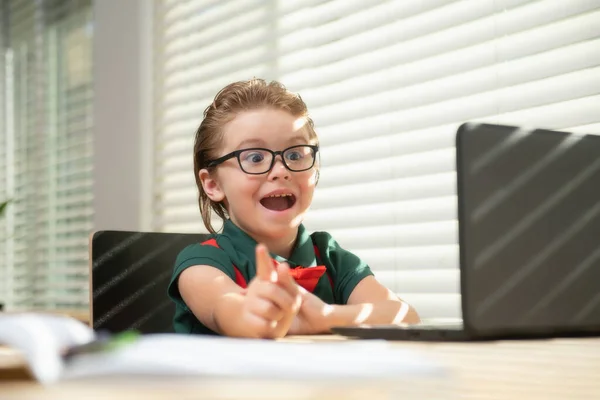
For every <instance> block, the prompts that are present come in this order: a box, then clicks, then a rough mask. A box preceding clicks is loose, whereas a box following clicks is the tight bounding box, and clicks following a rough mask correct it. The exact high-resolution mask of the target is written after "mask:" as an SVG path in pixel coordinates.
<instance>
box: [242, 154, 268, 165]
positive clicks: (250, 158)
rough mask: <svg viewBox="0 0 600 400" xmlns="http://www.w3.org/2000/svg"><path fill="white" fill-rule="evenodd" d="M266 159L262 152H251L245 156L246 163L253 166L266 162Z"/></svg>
mask: <svg viewBox="0 0 600 400" xmlns="http://www.w3.org/2000/svg"><path fill="white" fill-rule="evenodd" d="M264 159H265V155H264V154H262V153H260V152H251V153H246V154H244V161H246V162H249V163H252V164H258V163H261V162H263V161H264Z"/></svg>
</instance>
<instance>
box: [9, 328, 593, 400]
mask: <svg viewBox="0 0 600 400" xmlns="http://www.w3.org/2000/svg"><path fill="white" fill-rule="evenodd" d="M286 340H293V341H305V340H327V341H331V342H332V343H331V345H332V346H335V345H336V342H338V341H340V340H345V339H343V338H340V337H337V336H326V337H300V338H289V339H286ZM394 346H401V347H405V348H410V349H415V350H417V351H420V352H422V353H423V354H425V355H426V356H428V357H430V358H432V359H434V360H437V361H438V362H440V363H441V364H443V365H444V366H446V367H448V369H449V371H450V373H451V374H452V376H451V377H449V379H448V382H450V384H451V386H450V387H436V384H437V383H438V382H437V381H432V382H420V383H415V384H414V385H405V386H403V387H399V388H398V387H397V388H396V389H398V390H397V392H395V393H394V394H395V396H390V392H389V390H388V388H382V387H378V386H377V385H373V386H367V387H359V388H360V391H356V387H352V386H351V384H350V383H348V382H344V383H339V384H336V383H330V384H328V385H326V386H324V385H320V386H318V385H317V384H313V383H308V384H304V383H302V382H301V381H300V382H295V383H284V382H275V381H261V382H256V381H254V382H252V381H236V382H235V384H232V382H224V381H219V380H213V379H198V380H197V381H195V382H187V383H186V384H184V385H182V384H180V383H178V384H174V382H173V381H170V380H168V379H165V380H152V382H143V383H141V382H114V381H111V382H106V381H98V382H94V383H61V384H58V385H54V386H51V387H48V388H44V387H41V386H40V385H38V384H37V383H35V382H33V381H31V380H27V374H26V373H23V371H21V375H20V376H19V375H18V374H17V375H13V377H12V378H11V379H9V380H6V379H5V380H4V381H3V383H0V398H2V399H17V398H18V399H34V398H35V399H42V398H44V399H45V398H57V399H58V398H60V399H67V400H68V399H80V398H86V399H88V398H92V399H94V398H98V399H100V398H102V399H104V398H114V399H125V398H137V397H143V398H145V399H171V398H176V397H177V398H184V399H188V398H194V399H204V398H207V399H208V398H210V399H224V398H227V399H233V398H240V399H243V398H260V399H269V398H271V399H283V398H306V399H308V398H310V399H341V398H350V399H365V398H366V399H368V400H375V399H378V398H384V399H389V398H400V399H403V400H407V399H427V398H436V399H439V398H442V399H544V400H552V399H561V400H562V399H600V338H598V339H568V340H567V339H556V340H540V341H511V342H490V343H417V342H395V343H394ZM19 363H20V359H19V356H18V354H16V353H15V352H9V351H6V350H4V351H0V376H1V375H5V374H4V372H6V371H7V368H8V367H11V368H12V369H11V370H12V371H13V374H14V373H15V371H18V368H19V367H21V369H22V364H21V365H19ZM332 367H334V366H332ZM399 379H401V378H399Z"/></svg>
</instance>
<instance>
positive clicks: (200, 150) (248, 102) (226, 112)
mask: <svg viewBox="0 0 600 400" xmlns="http://www.w3.org/2000/svg"><path fill="white" fill-rule="evenodd" d="M260 108H272V109H277V110H284V111H287V112H289V113H290V114H292V116H294V117H296V118H304V119H305V120H306V123H305V125H304V126H305V128H306V129H308V136H309V139H310V140H311V142H314V143H315V144H317V143H318V139H317V134H316V132H315V129H314V123H313V121H312V119H311V118H310V117H309V115H308V109H307V107H306V104H305V103H304V101H303V100H302V98H301V97H300V96H299V95H298V94H296V93H292V92H290V91H289V90H287V89H286V88H285V86H283V85H282V84H281V83H279V82H277V81H272V82H270V83H267V82H266V81H265V80H263V79H257V78H254V79H251V80H248V81H240V82H234V83H231V84H229V85H227V86H225V87H224V88H223V89H221V91H219V93H217V95H216V96H215V99H214V101H213V102H212V104H211V105H210V106H208V107H207V108H206V110H204V118H203V120H202V122H201V123H200V126H199V127H198V129H197V130H196V138H195V142H194V177H195V178H196V186H198V192H199V194H198V206H199V207H200V214H201V215H202V221H203V222H204V226H206V229H208V231H209V232H211V233H215V229H214V228H213V226H212V224H211V218H210V217H211V212H212V211H214V212H215V213H216V214H217V215H218V216H219V217H220V218H221V219H223V220H225V219H226V218H227V209H226V208H225V205H224V204H223V202H219V203H216V202H213V201H212V200H211V199H210V198H209V197H208V195H207V194H206V192H205V191H204V188H203V187H202V182H201V181H200V176H199V171H200V170H201V169H203V168H207V163H208V162H209V161H211V160H213V159H215V158H218V157H219V153H218V152H219V150H220V148H221V146H222V144H223V127H224V126H225V125H226V124H227V123H228V122H230V121H231V120H233V119H234V118H235V117H236V115H237V114H239V113H240V112H243V111H248V110H256V109H260ZM207 169H208V170H209V171H210V168H207Z"/></svg>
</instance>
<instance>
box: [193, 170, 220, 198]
mask: <svg viewBox="0 0 600 400" xmlns="http://www.w3.org/2000/svg"><path fill="white" fill-rule="evenodd" d="M198 177H199V178H200V182H201V183H202V188H203V189H204V192H205V193H206V195H207V196H208V198H209V199H211V200H212V201H214V202H215V203H219V202H221V201H223V200H224V199H225V193H224V192H223V190H222V189H221V185H219V182H218V181H217V179H216V178H215V177H214V176H213V175H211V174H210V172H208V170H206V169H201V170H200V171H198Z"/></svg>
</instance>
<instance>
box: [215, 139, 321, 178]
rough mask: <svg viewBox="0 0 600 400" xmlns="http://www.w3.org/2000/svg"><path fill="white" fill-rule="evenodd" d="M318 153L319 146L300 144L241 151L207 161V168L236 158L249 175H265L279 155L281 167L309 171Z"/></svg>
mask: <svg viewBox="0 0 600 400" xmlns="http://www.w3.org/2000/svg"><path fill="white" fill-rule="evenodd" d="M317 151H319V146H315V145H309V144H301V145H298V146H292V147H288V148H287V149H285V150H281V151H272V150H269V149H264V148H260V147H255V148H250V149H241V150H236V151H232V152H231V153H229V154H225V155H224V156H223V157H219V158H217V159H216V160H212V161H209V162H208V163H207V164H206V166H207V167H209V168H210V167H216V166H217V165H219V164H221V163H223V162H225V161H227V160H229V159H230V158H233V157H236V158H237V160H238V163H239V164H240V168H241V169H242V171H244V172H245V173H247V174H250V175H261V174H266V173H267V172H269V171H270V170H271V168H273V165H274V164H275V157H276V156H277V155H281V160H282V161H283V165H284V166H285V167H286V168H287V169H289V170H290V171H293V172H301V171H306V170H309V169H311V168H312V167H313V165H315V158H316V155H317Z"/></svg>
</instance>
